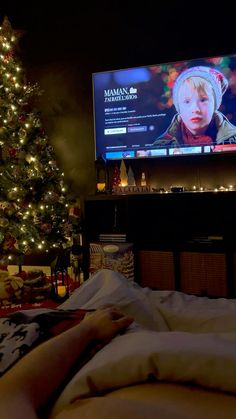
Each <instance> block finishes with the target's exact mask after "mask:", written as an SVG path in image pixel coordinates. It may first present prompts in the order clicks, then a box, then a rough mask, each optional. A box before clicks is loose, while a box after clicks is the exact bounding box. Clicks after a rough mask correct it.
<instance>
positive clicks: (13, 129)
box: [0, 17, 72, 264]
mask: <svg viewBox="0 0 236 419" xmlns="http://www.w3.org/2000/svg"><path fill="white" fill-rule="evenodd" d="M18 44H19V34H17V32H15V31H14V30H13V29H12V27H11V24H10V22H9V21H8V19H7V18H6V17H5V19H4V21H3V25H2V26H1V28H0V264H9V263H13V264H14V263H15V262H16V263H18V260H19V258H20V257H21V255H24V254H27V253H33V252H35V251H37V250H40V251H46V252H48V251H50V249H52V248H57V247H58V248H63V247H67V246H68V245H69V244H70V240H69V239H70V237H71V235H72V231H71V230H72V228H71V225H70V222H69V219H68V203H67V201H66V195H65V194H66V187H65V184H64V181H63V176H64V174H63V173H62V172H61V171H60V169H59V167H58V165H57V162H56V156H55V152H54V150H53V147H52V146H51V145H50V142H49V140H48V138H47V136H46V134H45V131H44V128H43V126H42V122H41V120H40V113H39V112H38V111H37V110H36V109H35V106H36V105H35V103H36V98H38V95H39V94H41V92H40V89H39V87H38V85H32V84H30V83H27V82H26V77H25V73H24V71H23V70H22V68H21V63H20V61H19V60H18V50H17V46H18Z"/></svg>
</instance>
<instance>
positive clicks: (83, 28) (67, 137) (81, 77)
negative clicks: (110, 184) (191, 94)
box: [0, 0, 236, 196]
mask: <svg viewBox="0 0 236 419" xmlns="http://www.w3.org/2000/svg"><path fill="white" fill-rule="evenodd" d="M230 10H231V6H230V4H229V5H227V1H225V2H224V5H221V7H220V9H219V7H216V6H214V7H213V6H212V4H209V5H208V6H207V5H206V2H203V1H201V0H199V1H198V2H197V4H196V5H195V6H194V11H193V10H192V9H191V10H190V7H189V1H171V0H170V1H169V2H157V1H149V0H146V1H145V3H141V4H140V5H137V2H135V3H133V2H132V1H131V2H127V1H126V2H122V1H121V0H120V1H115V0H114V1H112V2H111V1H105V0H101V1H99V2H96V4H93V3H91V2H87V3H84V2H83V3H81V2H74V1H71V0H68V1H67V2H64V3H61V4H59V2H58V1H54V0H53V1H43V0H41V1H40V2H32V1H21V2H19V1H14V0H12V1H11V2H9V1H4V0H3V1H1V5H0V18H1V20H2V19H3V17H4V15H7V16H8V18H9V19H10V21H11V23H12V26H13V27H14V28H16V29H22V30H23V36H22V38H21V41H20V46H21V51H20V52H21V59H22V62H23V65H24V67H25V68H26V70H27V76H28V79H29V80H30V81H32V82H37V83H39V85H40V86H41V88H42V90H43V91H44V93H43V95H42V96H41V98H40V102H39V106H40V110H41V112H42V118H43V121H44V124H45V128H46V131H47V133H48V135H49V137H50V139H51V141H52V143H53V145H54V146H55V150H56V153H57V156H58V160H59V162H60V164H61V167H62V169H63V170H64V172H65V176H66V179H67V182H68V183H69V186H70V189H71V191H72V193H74V194H76V195H78V196H81V195H86V194H88V193H93V192H94V191H95V169H94V138H93V112H92V73H93V72H97V71H104V70H112V69H114V70H115V69H119V68H128V67H134V66H142V65H149V64H158V63H161V62H168V61H176V60H182V59H190V58H197V57H204V56H214V55H224V54H229V53H235V52H236V48H235V33H234V32H235V29H234V28H235V24H234V20H235V18H234V14H233V13H232V12H230ZM180 161H181V164H180ZM206 161H207V160H206V159H205V160H204V161H199V160H196V161H195V163H191V160H189V159H184V158H183V159H182V160H180V159H179V160H176V161H175V160H174V159H173V160H172V161H171V162H170V161H166V162H161V161H160V160H159V161H158V160H155V161H152V162H150V161H148V162H141V161H140V162H139V163H138V166H137V164H136V163H134V169H135V170H136V172H137V176H138V173H139V172H141V171H142V170H143V168H144V169H145V171H147V172H149V175H150V177H151V178H152V182H153V185H157V186H165V185H166V186H168V185H169V184H173V183H175V184H176V183H183V182H184V181H185V182H189V183H196V182H197V181H198V183H199V182H201V183H203V178H202V176H203V175H204V173H205V175H206V179H207V183H209V182H211V181H212V176H213V173H214V176H216V180H215V183H216V184H218V183H221V182H220V181H221V173H222V172H223V173H225V171H224V170H225V169H223V167H226V168H227V173H228V172H229V167H230V168H232V170H234V169H233V162H230V165H229V166H228V163H227V162H226V163H224V164H223V163H222V161H223V160H221V161H219V160H218V162H217V164H216V167H217V170H215V169H214V168H213V166H214V164H213V163H212V162H210V163H209V165H208V164H206ZM228 161H229V160H228ZM212 165H213V166H212ZM222 165H223V166H222ZM230 170H231V169H230ZM205 175H204V176H205ZM186 176H188V177H189V178H188V179H187V177H186ZM230 177H231V174H230V173H228V175H227V179H226V180H225V181H227V182H228V181H230ZM218 178H219V179H218ZM199 179H200V180H199ZM223 180H224V179H223ZM235 183H236V181H235Z"/></svg>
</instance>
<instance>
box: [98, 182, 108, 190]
mask: <svg viewBox="0 0 236 419" xmlns="http://www.w3.org/2000/svg"><path fill="white" fill-rule="evenodd" d="M105 187H106V184H105V183H97V191H98V192H104V191H105Z"/></svg>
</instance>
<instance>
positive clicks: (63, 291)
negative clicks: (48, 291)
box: [57, 285, 66, 297]
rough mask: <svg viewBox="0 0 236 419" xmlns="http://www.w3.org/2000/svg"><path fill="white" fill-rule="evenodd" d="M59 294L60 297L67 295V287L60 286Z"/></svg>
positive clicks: (58, 288)
mask: <svg viewBox="0 0 236 419" xmlns="http://www.w3.org/2000/svg"><path fill="white" fill-rule="evenodd" d="M57 293H58V295H59V296H60V297H64V296H65V295H66V287H65V285H58V287H57Z"/></svg>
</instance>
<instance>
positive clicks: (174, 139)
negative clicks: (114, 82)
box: [153, 66, 236, 147]
mask: <svg viewBox="0 0 236 419" xmlns="http://www.w3.org/2000/svg"><path fill="white" fill-rule="evenodd" d="M227 87H228V81H227V79H226V78H225V76H224V75H223V74H222V73H221V72H220V71H218V70H216V69H214V68H211V67H206V66H197V67H191V68H188V69H187V70H185V71H183V72H182V73H181V74H180V75H179V76H178V77H177V79H176V81H175V84H174V88H173V103H174V105H175V108H176V110H177V114H176V115H175V116H174V117H173V119H172V121H171V124H170V125H169V127H168V128H167V130H166V131H165V132H164V134H162V135H161V136H160V137H158V138H157V140H156V141H155V142H154V144H153V145H154V146H159V147H160V146H161V147H165V146H173V147H176V146H180V145H182V146H184V145H191V146H194V145H196V146H204V145H213V144H232V143H236V127H235V126H234V125H233V124H231V122H229V121H228V119H227V118H226V117H225V116H224V115H223V114H222V113H221V112H220V111H219V110H218V109H219V107H220V105H221V102H222V96H223V94H224V93H225V91H226V89H227Z"/></svg>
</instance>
